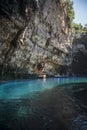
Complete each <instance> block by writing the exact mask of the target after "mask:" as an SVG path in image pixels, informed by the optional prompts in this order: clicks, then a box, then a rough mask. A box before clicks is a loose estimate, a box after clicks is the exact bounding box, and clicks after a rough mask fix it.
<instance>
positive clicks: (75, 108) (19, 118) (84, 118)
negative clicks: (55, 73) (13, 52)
mask: <svg viewBox="0 0 87 130" xmlns="http://www.w3.org/2000/svg"><path fill="white" fill-rule="evenodd" d="M86 82H87V79H86V78H56V79H55V78H52V79H47V80H42V79H38V80H30V81H15V82H5V83H1V85H0V130H87V101H86V99H87V83H86Z"/></svg>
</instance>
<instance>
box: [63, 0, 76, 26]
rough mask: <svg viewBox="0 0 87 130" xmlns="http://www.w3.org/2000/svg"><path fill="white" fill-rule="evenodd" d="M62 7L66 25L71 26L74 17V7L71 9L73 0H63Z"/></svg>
mask: <svg viewBox="0 0 87 130" xmlns="http://www.w3.org/2000/svg"><path fill="white" fill-rule="evenodd" d="M64 9H65V12H66V18H67V22H68V27H69V28H71V27H72V22H73V19H74V9H73V2H72V1H70V0H64Z"/></svg>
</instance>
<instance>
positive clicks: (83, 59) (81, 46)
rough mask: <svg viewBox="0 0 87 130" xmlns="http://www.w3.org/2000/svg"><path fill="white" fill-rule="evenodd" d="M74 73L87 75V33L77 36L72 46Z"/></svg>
mask: <svg viewBox="0 0 87 130" xmlns="http://www.w3.org/2000/svg"><path fill="white" fill-rule="evenodd" d="M71 66H72V72H73V73H74V74H78V75H87V33H83V34H81V33H80V34H79V33H78V34H76V36H75V38H74V41H73V45H72V64H71Z"/></svg>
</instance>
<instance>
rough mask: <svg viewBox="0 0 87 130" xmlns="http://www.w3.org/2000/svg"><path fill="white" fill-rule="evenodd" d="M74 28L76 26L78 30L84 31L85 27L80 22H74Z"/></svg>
mask: <svg viewBox="0 0 87 130" xmlns="http://www.w3.org/2000/svg"><path fill="white" fill-rule="evenodd" d="M72 28H74V29H75V30H76V31H78V32H82V31H84V27H83V26H82V25H81V23H80V24H77V23H72Z"/></svg>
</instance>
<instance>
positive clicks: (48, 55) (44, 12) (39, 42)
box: [0, 0, 79, 78]
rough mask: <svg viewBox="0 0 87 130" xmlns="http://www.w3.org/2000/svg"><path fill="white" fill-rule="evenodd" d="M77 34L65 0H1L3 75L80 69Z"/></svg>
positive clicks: (0, 52)
mask: <svg viewBox="0 0 87 130" xmlns="http://www.w3.org/2000/svg"><path fill="white" fill-rule="evenodd" d="M73 38H74V37H73V36H72V33H69V32H68V27H67V20H66V14H65V11H64V7H63V4H62V0H12V1H10V0H5V1H3V0H1V1H0V75H1V77H5V78H7V77H9V76H12V77H13V78H21V77H25V78H26V77H27V76H28V77H29V75H28V74H40V73H44V72H45V73H46V74H48V75H52V74H56V73H60V74H70V73H72V70H73V72H76V71H75V68H76V67H75V62H74V61H75V60H74V59H75V57H77V53H75V52H76V51H77V52H78V50H79V49H78V47H76V46H77V44H73ZM74 43H75V40H74ZM76 48H77V49H76ZM75 54H76V55H75Z"/></svg>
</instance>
